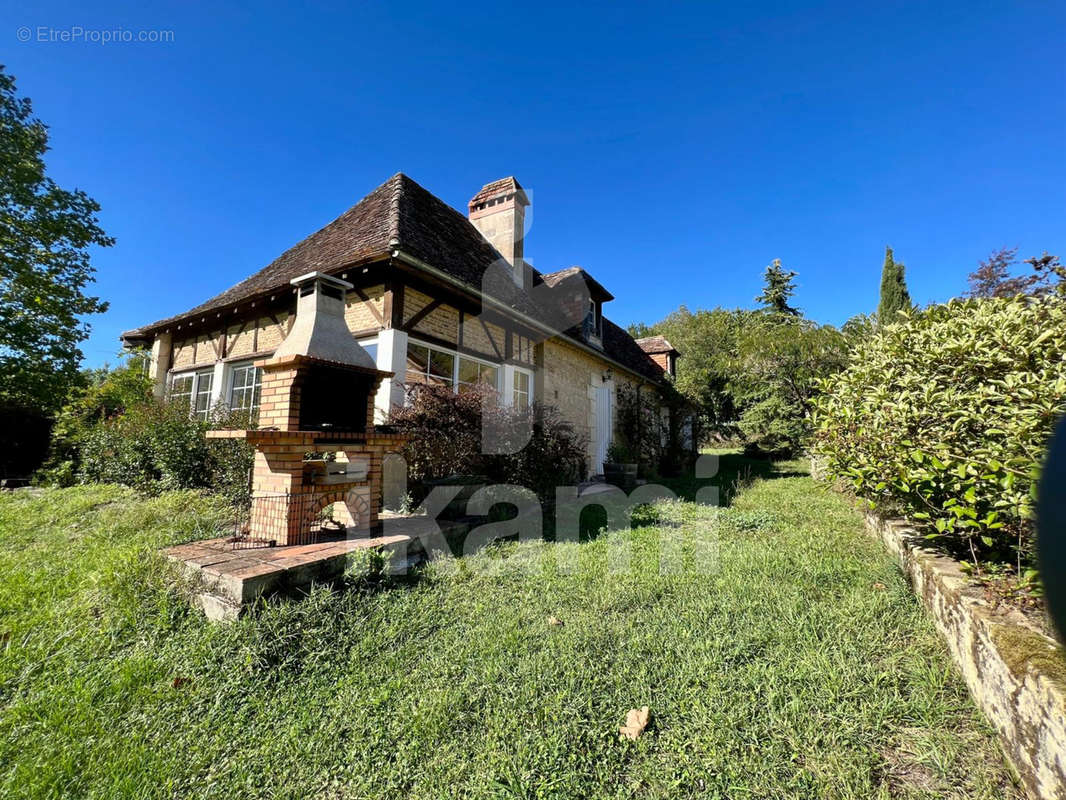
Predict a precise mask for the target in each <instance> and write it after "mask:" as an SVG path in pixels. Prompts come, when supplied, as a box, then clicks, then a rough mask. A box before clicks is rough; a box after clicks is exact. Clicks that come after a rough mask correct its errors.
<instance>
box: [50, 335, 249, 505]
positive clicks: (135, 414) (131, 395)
mask: <svg viewBox="0 0 1066 800" xmlns="http://www.w3.org/2000/svg"><path fill="white" fill-rule="evenodd" d="M144 366H145V356H144V355H143V354H133V355H132V356H131V357H130V358H129V359H128V361H127V363H125V364H124V365H122V366H120V367H118V368H116V369H111V370H107V369H105V370H100V371H98V372H97V373H95V374H92V375H90V379H89V381H88V383H87V385H86V386H84V387H79V388H78V389H77V390H76V391H75V392H73V393H72V395H71V398H70V400H69V401H68V403H67V405H66V406H64V407H63V409H62V410H61V411H60V413H59V414H58V416H57V418H56V422H55V425H54V427H53V431H52V442H51V446H50V452H49V457H48V461H47V462H46V463H45V465H44V467H43V468H42V469H41V471H40V472H39V473H38V475H37V479H38V481H39V482H41V483H45V484H51V485H60V486H70V485H73V484H74V483H117V484H122V485H125V486H132V487H134V488H136V489H139V490H141V491H145V492H151V493H155V492H159V491H164V490H168V489H210V490H211V491H214V492H217V493H219V494H221V495H223V496H224V497H225V498H227V499H228V500H230V501H231V502H233V503H237V504H244V503H247V502H248V499H249V495H250V482H249V476H250V472H251V467H252V459H253V451H252V448H251V447H249V446H248V444H247V443H246V442H244V441H243V440H240V439H215V440H208V439H207V438H206V437H205V435H204V434H205V433H206V432H207V431H208V430H209V429H211V428H249V427H255V423H254V420H252V419H250V418H249V417H248V415H247V414H238V413H230V412H228V411H227V410H226V409H225V408H222V407H220V408H218V409H215V410H214V411H213V413H212V415H211V419H210V421H209V422H203V421H199V420H194V419H192V418H190V416H189V410H188V406H187V405H184V404H182V405H181V406H180V407H179V406H171V405H168V404H166V403H163V402H161V401H159V400H157V399H156V398H154V397H153V396H152V384H151V381H150V380H149V379H148V377H147V376H146V374H145V370H144Z"/></svg>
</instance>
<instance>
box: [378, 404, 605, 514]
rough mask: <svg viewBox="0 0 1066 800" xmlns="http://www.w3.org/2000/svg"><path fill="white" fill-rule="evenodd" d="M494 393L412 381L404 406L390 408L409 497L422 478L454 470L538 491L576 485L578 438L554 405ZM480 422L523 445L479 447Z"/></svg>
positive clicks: (580, 469)
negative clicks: (514, 404)
mask: <svg viewBox="0 0 1066 800" xmlns="http://www.w3.org/2000/svg"><path fill="white" fill-rule="evenodd" d="M498 401H499V398H498V395H497V394H496V392H495V391H494V390H491V389H487V388H476V389H472V390H470V391H467V392H462V393H456V392H454V391H452V389H451V388H450V387H447V386H419V387H418V389H417V391H415V392H413V393H412V394H411V397H410V402H409V403H408V404H407V405H406V406H403V407H400V408H394V409H393V410H392V413H391V415H390V417H389V425H390V427H392V428H394V429H395V430H397V431H399V432H401V433H406V434H407V435H408V436H409V437H410V439H409V441H408V443H407V445H406V446H405V448H404V452H403V455H404V458H405V460H406V462H407V474H408V477H409V478H410V479H411V480H412V482H413V483H414V485H413V486H412V487H411V488H412V493H413V494H414V495H415V497H414V499H415V500H416V501H420V500H421V499H422V496H424V494H425V493H426V491H427V490H426V488H425V483H426V481H430V480H435V479H440V478H448V477H451V476H453V475H457V474H461V475H471V474H473V475H481V476H484V477H485V478H487V479H488V481H489V482H490V483H499V484H513V485H515V486H523V487H525V488H527V489H530V490H531V491H533V492H535V493H536V494H537V495H538V496H539V497H541V498H542V499H551V498H553V497H554V493H555V487H556V486H560V485H571V484H575V485H576V484H577V483H579V482H580V481H581V480H582V479H583V478H584V477H585V452H586V441H585V439H584V438H583V437H582V436H581V435H580V434H579V433H578V432H577V431H575V430H574V428H573V426H572V425H571V424H570V423H569V422H567V421H566V420H565V419H564V418H563V417H562V416H561V415H560V414H559V413H558V411H556V410H555V409H554V408H552V407H550V406H543V407H537V408H530V409H517V408H508V407H504V406H502V405H500V403H499V402H498ZM486 429H488V430H491V431H492V433H493V434H494V436H495V437H496V438H497V439H498V440H506V439H507V438H508V437H509V435H513V436H514V441H515V442H516V443H522V444H523V446H521V447H519V448H517V452H505V453H485V452H484V449H485V448H484V447H483V438H482V436H483V432H484V431H485V430H486ZM530 432H532V435H528V434H529V433H530ZM527 436H528V438H527ZM499 449H501V450H508V449H510V448H508V447H503V448H499Z"/></svg>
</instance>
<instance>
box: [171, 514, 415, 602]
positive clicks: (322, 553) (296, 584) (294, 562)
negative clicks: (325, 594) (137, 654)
mask: <svg viewBox="0 0 1066 800" xmlns="http://www.w3.org/2000/svg"><path fill="white" fill-rule="evenodd" d="M408 541H410V537H409V536H406V535H402V534H394V535H389V536H376V537H370V536H363V537H359V536H353V537H351V538H347V537H334V538H330V539H326V540H323V541H320V542H316V543H314V544H304V545H294V546H289V547H244V549H235V548H234V545H233V541H232V539H230V538H229V537H223V538H220V539H206V540H204V541H199V542H190V543H188V544H180V545H176V546H174V547H168V548H166V549H164V550H163V554H164V555H165V556H166V557H167V558H168V559H170V560H171V561H175V562H177V563H179V564H181V565H182V566H183V568H184V570H185V572H186V573H187V574H189V575H190V576H192V577H193V578H195V579H197V580H198V581H199V583H200V585H201V587H202V588H203V592H202V593H201V594H200V595H199V596H198V598H197V599H198V600H199V602H200V604H201V606H202V607H203V609H204V612H205V613H206V614H207V615H208V617H210V618H212V619H229V618H233V617H236V616H237V615H238V614H239V613H240V611H241V609H242V608H243V607H245V606H247V605H248V604H249V603H252V602H254V601H255V600H256V599H257V598H259V597H261V596H262V595H264V594H266V593H267V592H270V591H273V590H275V589H279V588H282V587H285V588H300V587H305V586H309V585H310V584H312V583H314V582H316V581H323V582H324V581H329V580H333V579H336V578H337V577H339V576H340V575H342V574H343V573H344V569H345V567H346V566H347V563H348V557H349V556H350V555H351V554H352V553H355V552H358V551H361V550H376V549H382V548H386V547H390V546H393V545H398V544H402V543H405V542H408Z"/></svg>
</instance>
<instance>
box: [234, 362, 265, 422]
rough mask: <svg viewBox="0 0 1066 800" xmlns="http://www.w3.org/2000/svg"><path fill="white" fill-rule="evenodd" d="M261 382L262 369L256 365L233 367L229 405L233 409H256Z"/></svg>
mask: <svg viewBox="0 0 1066 800" xmlns="http://www.w3.org/2000/svg"><path fill="white" fill-rule="evenodd" d="M262 382H263V371H262V370H261V369H259V368H258V367H253V366H244V367H234V369H233V378H232V383H231V388H230V398H229V407H230V408H231V409H232V410H233V411H256V410H258V408H259V392H260V387H261V385H262Z"/></svg>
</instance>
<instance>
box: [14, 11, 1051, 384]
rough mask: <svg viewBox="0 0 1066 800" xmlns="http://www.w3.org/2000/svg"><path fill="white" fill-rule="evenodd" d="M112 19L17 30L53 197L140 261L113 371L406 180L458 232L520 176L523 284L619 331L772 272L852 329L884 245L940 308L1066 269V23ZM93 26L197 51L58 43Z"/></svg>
mask: <svg viewBox="0 0 1066 800" xmlns="http://www.w3.org/2000/svg"><path fill="white" fill-rule="evenodd" d="M94 5H95V6H96V7H95V8H94V9H92V10H86V7H85V5H84V4H83V3H77V4H75V3H55V2H43V3H37V4H34V5H33V6H30V5H27V4H25V3H12V2H10V1H9V0H3V3H2V6H0V7H2V8H3V13H2V17H3V19H4V20H5V25H4V27H5V28H7V30H6V31H4V30H3V29H0V37H3V36H7V45H6V46H5V47H4V55H3V59H4V62H5V63H6V64H7V68H8V69H9V70H10V71H11V72H12V73H13V74H14V75H15V76H16V78H17V80H18V86H19V90H20V93H21V94H23V95H27V96H29V97H30V98H31V99H32V100H33V102H34V106H35V111H36V113H37V115H38V116H39V117H41V118H42V119H43V120H44V121H45V122H47V123H48V124H49V125H50V126H51V132H52V146H53V150H52V152H51V153H50V155H49V159H48V162H49V168H50V171H51V174H52V176H53V177H54V178H55V179H56V180H57V181H59V182H60V184H61V185H64V186H66V187H68V188H70V187H78V188H82V189H84V190H86V191H87V192H89V193H90V194H91V195H92V196H93V197H95V198H96V199H97V200H98V201H99V202H100V203H101V205H102V206H103V211H102V213H101V220H102V222H103V225H104V227H105V228H106V230H107V231H108V232H109V233H111V234H112V235H113V236H115V237H116V238H117V240H118V241H117V244H116V246H115V247H113V248H110V249H108V250H103V251H100V252H99V253H98V254H96V256H95V259H94V261H95V264H96V267H97V269H98V282H97V284H96V291H97V292H98V293H99V294H100V295H101V296H103V297H104V298H106V299H108V300H109V301H110V302H111V310H110V311H109V312H108V313H107V314H105V315H103V316H101V317H95V318H94V319H93V321H92V324H93V329H94V330H93V335H92V338H91V339H90V340H89V341H88V342H87V343H86V344H85V346H84V350H85V353H86V359H87V363H88V364H90V365H96V364H99V363H102V362H104V361H107V360H111V361H113V360H114V355H115V353H116V352H117V350H118V341H117V336H118V334H119V332H120V331H122V330H124V329H127V328H131V327H135V326H137V325H139V324H143V323H146V322H150V321H153V320H155V319H158V318H161V317H165V316H169V315H171V314H174V313H177V312H180V311H184V310H186V309H187V308H189V307H191V306H193V305H195V304H197V303H199V302H201V301H202V300H204V299H206V298H207V297H209V296H211V295H213V294H215V293H217V292H219V291H221V290H223V289H225V288H227V287H228V286H230V285H232V284H233V283H236V282H237V281H239V280H241V279H242V278H244V277H246V276H247V275H249V274H251V273H253V272H255V271H256V270H257V269H259V268H260V267H262V266H264V265H265V264H267V263H268V262H269V261H270V260H272V259H273V258H274V257H275V256H277V255H278V254H279V253H281V252H282V251H283V250H285V249H286V248H288V247H289V246H291V245H293V244H295V243H296V242H297V241H298V240H299V239H301V238H303V237H304V236H305V235H307V234H309V233H311V232H313V231H314V230H316V229H317V228H319V227H321V226H322V225H324V224H325V223H327V222H329V221H330V220H332V219H333V218H334V217H336V216H337V215H338V214H340V213H341V212H343V211H344V210H345V209H347V208H348V207H349V206H351V205H352V204H354V203H355V202H356V201H358V200H359V199H360V198H361V197H363V196H364V195H365V194H367V193H368V192H369V191H371V190H372V189H373V188H374V187H375V186H377V185H378V184H379V183H381V182H382V181H384V180H385V179H387V178H388V177H389V176H390V175H392V174H393V173H395V172H397V171H403V172H406V173H407V174H408V175H410V176H411V177H413V178H414V179H415V180H417V181H418V182H419V183H421V184H422V185H423V186H425V187H426V188H428V189H429V190H430V191H432V192H434V193H435V194H437V195H438V196H439V197H441V198H442V199H444V200H445V201H446V202H448V203H450V204H451V205H453V206H455V207H457V208H460V209H465V206H466V201H467V200H468V199H469V198H470V196H471V195H472V194H473V193H474V192H475V191H476V190H477V189H478V188H479V187H480V186H481V185H482V184H483V183H485V182H487V181H489V180H492V179H495V178H498V177H502V176H505V175H510V174H514V175H515V176H517V177H518V179H519V180H520V181H521V182H522V183H523V184H524V185H525V186H526V187H527V188H529V189H530V190H531V192H532V195H533V203H534V211H533V216H532V227H531V230H530V232H529V237H528V239H527V243H526V255H527V257H528V258H530V260H532V261H533V263H534V265H535V266H536V267H537V268H538V269H541V270H544V271H548V270H551V269H556V268H560V267H564V266H569V265H571V264H580V265H582V266H584V267H585V268H586V269H588V270H589V271H590V272H591V273H592V274H593V275H595V276H596V277H597V278H598V279H599V280H600V281H601V282H602V283H604V284H605V285H606V286H607V287H608V288H609V289H611V291H612V292H613V293H614V294H615V296H616V297H617V299H616V300H615V301H614V302H613V303H611V304H610V305H609V306H608V307H607V308H606V309H605V310H606V313H607V314H608V315H609V316H611V317H612V318H613V319H614V320H615V321H617V322H619V323H621V324H627V323H629V322H633V321H637V320H644V321H654V320H656V319H659V318H660V317H662V316H663V315H665V314H667V313H669V312H670V311H671V310H673V309H675V308H676V307H677V306H678V305H679V304H681V303H685V304H687V305H688V306H689V307H690V308H697V307H713V306H717V305H723V306H728V307H733V306H738V305H739V306H750V305H752V298H753V297H754V296H755V295H756V294H757V293H758V291H759V286H760V275H761V271H762V269H763V268H764V267H765V266H766V264H768V263H769V262H770V260H771V259H773V258H781V259H782V260H783V262H784V264H785V265H786V266H787V267H789V268H791V269H794V270H796V271H797V272H798V273H799V278H798V283H799V292H798V294H797V297H796V302H797V304H798V305H799V306H800V307H801V308H803V310H804V311H805V312H806V314H807V315H808V316H811V317H813V318H815V319H818V320H820V321H824V322H831V323H834V324H839V323H841V322H843V321H844V320H845V319H847V318H848V317H849V316H851V315H852V314H855V313H859V312H867V311H870V310H872V309H874V308H875V307H876V304H877V292H878V283H879V279H880V268H881V261H882V258H883V250H884V246H885V245H886V244H891V245H892V247H893V248H894V249H895V252H896V256H897V259H898V260H902V261H904V262H905V263H906V264H907V267H908V273H907V278H908V282H909V284H910V289H911V294H912V295H913V297H914V298H915V300H917V301H919V302H922V303H926V302H930V301H936V300H944V299H947V298H949V297H951V296H953V295H956V294H959V293H960V292H961V291H962V290H963V289H964V287H965V276H966V274H967V272H969V271H970V270H971V269H972V268H973V267H974V265H975V264H976V262H977V260H978V259H980V258H983V257H984V256H986V255H987V254H988V253H989V252H990V251H991V250H993V249H995V248H998V247H1001V246H1018V247H1020V248H1021V255H1022V257H1026V256H1029V255H1033V254H1037V253H1039V252H1040V251H1042V250H1044V249H1047V250H1049V251H1051V252H1053V253H1059V254H1061V255H1066V204H1064V201H1063V187H1064V185H1066V59H1063V58H1062V55H1061V52H1060V44H1061V42H1062V40H1063V38H1064V34H1066V5H1064V4H1062V3H1048V2H991V3H989V2H967V3H963V2H943V3H936V4H929V3H888V4H880V5H878V7H877V8H874V7H872V6H870V4H865V3H854V2H839V3H829V4H822V5H815V4H811V3H771V2H767V3H724V2H722V3H701V4H696V5H691V6H683V5H674V4H668V3H657V4H636V3H623V2H615V3H608V4H603V5H599V4H592V3H572V2H571V3H566V4H560V5H554V4H548V3H538V4H529V3H526V4H521V5H517V6H515V7H510V8H509V7H507V6H506V5H505V4H503V3H493V4H485V5H478V4H467V5H455V4H425V5H423V4H421V3H417V2H408V3H405V4H402V5H397V6H396V7H395V8H394V9H390V8H389V6H388V5H387V4H384V3H359V4H336V5H330V4H316V6H315V7H314V8H302V7H301V6H299V5H295V4H294V5H292V6H286V5H285V4H281V3H271V4H248V5H247V6H245V7H243V8H241V7H238V6H234V7H230V8H227V9H220V8H219V7H217V6H216V5H215V4H197V3H181V4H178V3H174V4H167V3H159V4H152V6H153V7H151V8H148V7H146V6H147V4H142V3H138V4H129V5H124V4H117V3H97V4H94ZM21 26H27V27H29V28H30V29H31V31H32V36H31V41H29V42H26V43H23V42H20V41H18V28H19V27H21ZM72 26H80V27H81V28H82V29H84V30H90V29H94V30H95V29H105V30H112V29H115V28H124V29H127V30H131V31H138V30H142V29H144V30H159V29H162V30H170V31H173V42H171V43H110V44H100V43H94V42H61V41H53V42H41V41H36V37H37V30H38V28H39V27H46V28H52V29H54V30H56V31H63V30H69V29H70V28H71V27H72Z"/></svg>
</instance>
